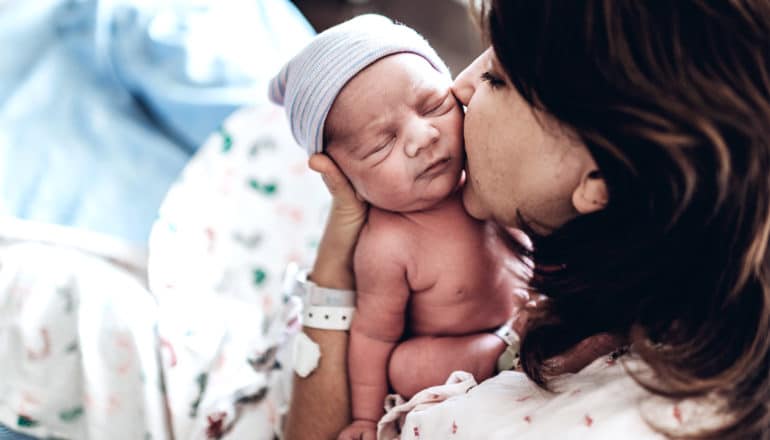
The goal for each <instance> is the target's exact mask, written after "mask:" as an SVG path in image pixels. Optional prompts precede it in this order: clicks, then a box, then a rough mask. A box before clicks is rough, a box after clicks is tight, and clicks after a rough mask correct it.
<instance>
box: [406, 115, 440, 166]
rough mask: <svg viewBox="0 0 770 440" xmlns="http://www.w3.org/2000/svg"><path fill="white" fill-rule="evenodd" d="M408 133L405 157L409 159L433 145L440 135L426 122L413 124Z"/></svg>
mask: <svg viewBox="0 0 770 440" xmlns="http://www.w3.org/2000/svg"><path fill="white" fill-rule="evenodd" d="M410 131H411V136H409V137H408V142H407V144H406V155H407V156H409V157H416V156H417V155H418V154H420V152H421V151H422V150H423V149H426V148H429V147H430V146H431V145H433V144H435V143H436V141H438V139H439V137H440V135H441V134H440V133H439V131H438V129H437V128H436V127H434V126H433V124H430V123H429V122H427V121H421V122H420V123H415V124H413V125H412V127H411V129H410Z"/></svg>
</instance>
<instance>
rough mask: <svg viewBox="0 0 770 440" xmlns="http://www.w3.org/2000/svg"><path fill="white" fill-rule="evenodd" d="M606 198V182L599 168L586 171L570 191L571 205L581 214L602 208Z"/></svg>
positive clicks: (607, 198) (607, 197)
mask: <svg viewBox="0 0 770 440" xmlns="http://www.w3.org/2000/svg"><path fill="white" fill-rule="evenodd" d="M608 200H609V196H608V194H607V184H605V183H604V178H602V175H601V173H599V170H592V171H588V172H586V173H585V174H584V175H583V177H582V178H581V179H580V184H579V185H578V187H577V188H575V191H574V192H573V193H572V205H573V206H574V207H575V209H576V210H577V212H579V213H581V214H590V213H592V212H596V211H600V210H602V209H604V207H605V206H607V202H608Z"/></svg>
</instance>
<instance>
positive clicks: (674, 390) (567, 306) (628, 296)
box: [481, 0, 770, 438]
mask: <svg viewBox="0 0 770 440" xmlns="http://www.w3.org/2000/svg"><path fill="white" fill-rule="evenodd" d="M481 13H482V15H481V16H482V22H483V24H484V27H485V29H486V32H487V34H488V38H489V40H490V41H491V43H492V46H493V48H494V50H495V54H496V56H497V58H498V60H499V62H500V64H501V65H502V66H503V68H504V69H505V73H506V75H507V77H508V78H506V80H507V81H510V84H511V85H512V86H514V87H516V89H517V90H518V91H519V92H520V94H521V95H522V96H523V97H524V98H525V99H526V100H527V101H528V102H529V103H530V104H531V105H532V106H533V107H535V108H538V109H541V110H543V111H545V112H547V113H548V114H550V115H552V116H554V117H555V118H556V119H558V120H559V121H561V122H562V123H564V124H566V125H567V126H569V127H570V128H571V129H573V130H574V131H575V132H576V133H577V134H578V135H579V136H580V137H581V139H582V140H583V142H584V143H585V145H586V146H587V147H588V149H589V151H590V152H591V154H592V155H593V157H594V159H595V160H596V163H597V164H598V166H599V169H600V172H601V176H602V177H603V178H604V179H605V181H606V183H607V186H608V190H609V195H610V199H609V200H610V201H609V204H608V205H607V207H606V209H605V210H603V211H601V212H598V213H594V214H589V215H585V216H579V217H577V218H576V219H574V220H572V221H570V222H569V223H567V224H566V225H564V226H563V227H560V228H558V229H557V230H555V231H553V232H552V233H550V234H548V235H543V236H535V237H533V241H534V243H535V249H534V253H533V256H534V260H535V262H536V268H535V278H534V280H533V282H532V287H533V289H535V290H536V291H538V292H540V293H543V294H545V295H547V296H548V298H549V299H548V301H547V302H546V305H545V307H543V308H542V309H540V310H539V311H538V312H537V314H536V315H535V316H534V318H533V320H532V321H531V327H530V329H529V331H528V333H527V335H526V337H525V339H524V341H523V344H522V361H523V366H524V369H525V371H526V373H527V374H528V376H529V377H530V378H532V379H533V380H535V381H536V382H538V383H540V384H541V385H543V386H546V385H547V379H546V378H547V373H548V371H547V368H546V366H545V365H547V364H546V363H544V360H545V359H547V358H549V357H550V356H553V355H555V354H558V353H561V352H563V351H564V350H566V349H568V348H569V347H571V346H573V345H575V344H576V343H577V342H578V341H580V340H582V339H584V338H585V337H587V336H590V335H593V334H597V333H600V332H615V333H619V334H621V335H625V336H627V337H628V338H629V341H630V342H631V343H632V344H633V349H634V351H635V352H636V353H638V354H639V355H640V356H641V358H642V359H643V360H644V361H645V362H646V363H647V364H649V365H650V366H651V368H652V369H653V371H654V373H655V376H656V380H655V382H651V381H647V380H641V379H639V378H638V380H639V381H640V383H641V384H642V385H643V386H645V387H647V388H648V389H650V390H651V391H652V392H654V393H656V394H660V395H665V396H670V397H673V398H684V397H697V396H715V397H717V398H719V399H722V401H723V402H725V405H724V408H723V409H724V411H726V412H727V413H728V414H729V418H727V420H729V421H728V422H727V424H726V425H724V426H722V427H720V428H719V429H717V430H712V431H701V432H698V433H697V435H696V437H698V438H770V410H769V409H768V407H769V406H770V369H769V368H770V258H768V247H767V245H768V235H770V2H768V1H767V0H754V1H751V0H732V1H728V0H720V1H706V0H677V1H640V0H567V1H564V0H493V1H490V2H488V3H485V5H484V7H483V9H482V12H481ZM525 220H526V219H525ZM669 434H670V433H669Z"/></svg>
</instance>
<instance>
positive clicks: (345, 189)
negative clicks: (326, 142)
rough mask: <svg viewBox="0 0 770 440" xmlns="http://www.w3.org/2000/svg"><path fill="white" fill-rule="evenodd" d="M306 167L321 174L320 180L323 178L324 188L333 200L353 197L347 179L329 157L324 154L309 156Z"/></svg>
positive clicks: (351, 188) (352, 191)
mask: <svg viewBox="0 0 770 440" xmlns="http://www.w3.org/2000/svg"><path fill="white" fill-rule="evenodd" d="M308 166H310V169H311V170H313V171H316V172H318V173H319V174H321V178H323V181H324V183H325V184H326V188H328V189H329V192H330V193H331V194H332V196H334V198H337V197H343V198H349V197H355V191H354V190H353V187H352V186H351V185H350V182H349V181H348V178H347V177H345V175H344V174H342V171H340V169H339V168H338V167H337V164H335V163H334V161H333V160H332V159H331V158H330V157H329V156H327V155H325V154H314V155H312V156H310V160H308Z"/></svg>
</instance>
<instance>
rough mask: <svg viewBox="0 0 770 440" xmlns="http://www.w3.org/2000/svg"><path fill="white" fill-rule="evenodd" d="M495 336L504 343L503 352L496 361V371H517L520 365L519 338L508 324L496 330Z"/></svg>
mask: <svg viewBox="0 0 770 440" xmlns="http://www.w3.org/2000/svg"><path fill="white" fill-rule="evenodd" d="M495 335H496V336H497V337H499V338H500V339H502V340H503V342H505V343H506V345H507V347H505V351H503V353H502V354H501V355H500V357H499V358H498V359H497V371H505V370H511V369H518V368H519V366H520V365H521V356H520V353H519V348H520V347H521V338H520V337H519V334H518V333H516V330H514V329H513V328H512V327H511V323H510V322H506V323H505V324H503V325H502V326H500V328H498V329H497V331H496V332H495Z"/></svg>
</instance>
